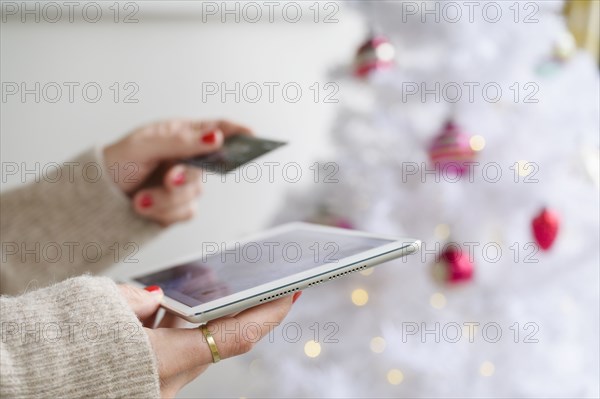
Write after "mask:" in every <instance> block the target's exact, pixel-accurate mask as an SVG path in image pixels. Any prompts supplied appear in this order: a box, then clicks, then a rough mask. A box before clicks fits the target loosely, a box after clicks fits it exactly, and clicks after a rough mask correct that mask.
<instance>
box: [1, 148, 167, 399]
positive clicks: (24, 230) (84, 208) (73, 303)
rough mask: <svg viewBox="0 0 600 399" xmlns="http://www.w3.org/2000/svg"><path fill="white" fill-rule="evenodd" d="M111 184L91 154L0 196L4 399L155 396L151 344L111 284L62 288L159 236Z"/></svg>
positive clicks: (100, 281)
mask: <svg viewBox="0 0 600 399" xmlns="http://www.w3.org/2000/svg"><path fill="white" fill-rule="evenodd" d="M50 169H51V168H48V170H50ZM52 169H54V168H52ZM55 170H56V169H55ZM98 172H100V173H101V176H99V174H98ZM112 180H113V176H112V175H111V174H110V171H108V170H107V169H105V168H104V166H103V160H102V158H101V154H100V152H99V151H98V150H90V151H88V152H86V153H84V154H83V155H81V156H80V157H78V158H77V159H75V160H74V161H72V163H68V164H66V163H65V164H63V165H62V167H61V170H60V172H58V171H56V172H55V174H53V175H46V176H42V177H41V179H40V180H39V181H37V182H35V183H32V184H29V185H26V186H24V187H22V188H19V189H16V190H12V191H9V192H7V193H5V194H3V195H2V196H0V210H1V214H0V233H1V235H2V238H1V240H2V248H1V250H0V256H1V257H2V263H1V267H0V273H1V279H0V293H1V294H2V296H1V297H0V316H1V330H0V331H1V340H0V396H1V397H2V398H4V397H6V398H8V397H40V398H50V397H60V398H68V397H82V396H85V397H111V398H112V397H128V398H133V397H140V398H142V397H143V398H151V397H159V396H160V392H159V380H158V372H157V366H156V359H155V357H154V354H153V352H152V348H151V346H150V342H149V340H148V337H147V335H146V334H145V333H144V331H143V330H142V326H141V324H140V322H139V320H138V319H137V317H136V316H135V314H134V313H133V311H132V310H131V309H130V308H129V307H128V306H127V303H126V301H125V300H124V299H123V298H122V297H121V296H120V295H119V293H118V290H117V287H116V285H115V283H114V282H112V281H111V280H110V279H108V278H105V277H90V276H81V277H74V278H69V277H71V276H75V275H82V274H83V273H88V272H91V273H94V272H98V271H100V270H102V269H103V268H105V267H106V266H108V265H111V264H113V263H115V262H116V261H120V260H122V259H124V258H125V257H126V256H129V255H131V254H132V252H133V251H134V250H136V249H137V248H139V246H141V245H142V244H143V243H144V242H146V241H147V240H148V239H150V238H151V237H152V236H154V235H155V234H157V233H158V231H159V228H158V227H157V226H156V225H155V224H153V223H151V222H148V221H145V220H143V219H141V218H139V217H137V216H136V215H135V214H134V213H133V212H132V210H131V207H130V202H129V200H128V198H127V197H126V196H125V195H124V194H122V193H121V192H120V191H119V190H118V188H117V187H116V185H115V184H114V183H113V181H112ZM133 257H135V255H134V256H133ZM130 266H131V267H140V268H141V267H142V266H141V265H139V264H135V263H134V264H131V265H130ZM65 279H67V280H65ZM63 280H65V281H63ZM52 284H54V285H52ZM42 287H45V288H42ZM7 295H11V296H7Z"/></svg>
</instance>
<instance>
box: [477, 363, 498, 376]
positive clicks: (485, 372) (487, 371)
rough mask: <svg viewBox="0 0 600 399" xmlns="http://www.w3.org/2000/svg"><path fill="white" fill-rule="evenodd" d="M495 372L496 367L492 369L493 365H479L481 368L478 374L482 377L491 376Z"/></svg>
mask: <svg viewBox="0 0 600 399" xmlns="http://www.w3.org/2000/svg"><path fill="white" fill-rule="evenodd" d="M495 370H496V367H494V363H492V362H489V361H485V362H483V363H481V366H480V367H479V373H480V374H481V375H482V376H484V377H490V376H492V375H493V374H494V371H495Z"/></svg>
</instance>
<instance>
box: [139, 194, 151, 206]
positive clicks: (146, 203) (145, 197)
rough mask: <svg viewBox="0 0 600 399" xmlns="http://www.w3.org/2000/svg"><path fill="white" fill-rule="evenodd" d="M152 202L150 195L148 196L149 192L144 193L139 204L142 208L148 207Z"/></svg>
mask: <svg viewBox="0 0 600 399" xmlns="http://www.w3.org/2000/svg"><path fill="white" fill-rule="evenodd" d="M153 203H154V201H153V200H152V197H151V196H150V194H144V195H142V197H141V198H140V206H141V207H142V208H150V207H151V206H152V204H153Z"/></svg>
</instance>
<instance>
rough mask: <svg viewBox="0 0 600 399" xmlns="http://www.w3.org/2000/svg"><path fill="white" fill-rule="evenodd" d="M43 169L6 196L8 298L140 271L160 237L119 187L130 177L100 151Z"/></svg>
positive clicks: (0, 286)
mask: <svg viewBox="0 0 600 399" xmlns="http://www.w3.org/2000/svg"><path fill="white" fill-rule="evenodd" d="M40 169H41V173H40V174H39V176H38V177H37V178H36V181H35V182H34V183H30V184H27V185H25V186H23V187H19V188H17V189H15V190H12V191H9V192H7V193H3V194H2V196H0V211H1V218H0V233H1V235H2V248H1V249H0V252H1V253H0V255H1V257H2V267H1V268H0V274H1V276H0V278H1V279H0V293H2V294H11V295H13V294H18V293H22V292H24V291H28V290H32V289H35V288H39V287H43V286H46V285H48V284H51V283H53V282H57V281H61V280H64V279H65V278H67V277H70V276H73V275H78V274H82V273H85V272H92V273H96V272H98V271H100V270H102V269H103V268H105V267H106V266H109V265H111V264H113V263H117V262H121V261H122V262H124V263H136V262H137V259H136V253H137V251H138V250H139V248H140V246H141V245H142V244H143V243H145V242H146V241H148V240H149V239H150V238H152V237H153V236H155V235H156V234H157V233H158V232H159V231H160V227H159V226H158V225H157V224H155V223H153V222H150V221H147V220H145V219H142V218H140V217H138V216H137V215H136V214H135V213H134V212H133V210H132V207H131V202H130V199H129V198H127V197H126V196H125V195H124V194H123V193H122V192H121V191H120V190H119V189H118V188H117V186H116V184H115V183H114V180H115V179H116V178H120V179H124V178H127V176H115V175H114V173H113V171H112V170H110V169H108V168H106V167H105V165H104V160H103V159H102V153H101V151H100V150H99V149H92V150H89V151H87V152H85V153H83V154H81V155H80V156H79V157H77V158H76V159H74V160H72V161H70V162H64V163H62V164H58V163H56V164H52V165H50V164H49V165H44V167H43V168H40ZM131 266H132V267H135V266H136V265H135V264H132V265H131Z"/></svg>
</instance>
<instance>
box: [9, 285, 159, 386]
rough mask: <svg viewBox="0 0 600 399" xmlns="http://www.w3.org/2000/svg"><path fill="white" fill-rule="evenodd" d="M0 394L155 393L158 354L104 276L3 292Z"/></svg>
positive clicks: (114, 286) (138, 322)
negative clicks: (17, 293) (17, 292)
mask: <svg viewBox="0 0 600 399" xmlns="http://www.w3.org/2000/svg"><path fill="white" fill-rule="evenodd" d="M0 313H1V315H2V329H1V340H0V370H1V373H0V396H1V397H3V398H4V397H6V398H9V397H10V398H17V397H18V398H22V397H24V398H73V397H110V398H115V397H119V398H158V397H160V390H159V378H158V371H157V365H156V358H155V357H154V354H153V352H152V348H151V344H150V342H149V339H148V336H147V334H146V333H145V332H144V331H143V328H142V325H141V323H140V321H139V320H138V319H137V317H136V316H135V314H134V313H133V311H132V310H131V309H130V308H129V306H128V305H127V303H126V301H125V299H124V298H123V297H122V296H121V295H120V294H119V291H118V288H117V286H116V285H115V283H114V282H112V281H111V280H110V279H108V278H106V277H89V276H81V277H75V278H71V279H68V280H65V281H63V282H61V283H59V284H56V285H53V286H50V287H47V288H43V289H39V290H36V291H32V292H29V293H27V294H25V295H20V296H16V297H8V296H2V297H0Z"/></svg>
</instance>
